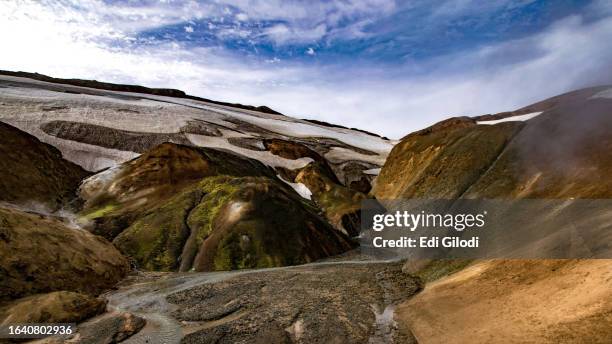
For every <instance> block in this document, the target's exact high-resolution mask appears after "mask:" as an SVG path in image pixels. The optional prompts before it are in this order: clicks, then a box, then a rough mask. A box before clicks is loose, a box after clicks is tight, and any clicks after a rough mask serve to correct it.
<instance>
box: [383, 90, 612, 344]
mask: <svg viewBox="0 0 612 344" xmlns="http://www.w3.org/2000/svg"><path fill="white" fill-rule="evenodd" d="M611 133H612V87H610V86H608V87H596V88H589V89H584V90H578V91H575V92H570V93H567V94H564V95H561V96H557V97H553V98H551V99H547V100H544V101H542V102H539V103H536V104H533V105H530V106H527V107H525V108H522V109H519V110H517V111H512V112H506V113H501V114H496V115H484V116H478V117H473V118H469V117H461V118H451V119H448V120H446V121H442V122H440V123H437V124H435V125H433V126H431V127H429V128H426V129H424V130H421V131H419V132H415V133H412V134H409V135H407V136H406V137H404V138H403V139H402V140H401V142H400V143H399V144H397V145H396V146H395V147H394V148H393V150H392V152H391V153H390V155H389V158H388V160H387V162H386V163H385V165H384V166H383V168H382V170H381V172H380V175H379V177H378V178H377V180H376V183H375V187H374V189H373V191H372V193H373V194H374V195H375V196H376V197H377V198H378V199H379V200H391V199H401V198H405V199H409V198H433V199H435V198H442V199H456V198H476V199H522V198H538V199H551V198H552V199H573V198H586V199H591V198H601V199H609V198H611V197H612V180H611V179H610V176H611V175H612V154H611V152H612V135H611ZM549 211H551V210H549ZM551 213H552V214H554V212H552V211H551ZM574 220H576V222H577V223H578V222H579V221H580V220H584V219H580V218H576V219H574ZM534 221H538V219H534ZM508 230H509V231H510V230H512V228H511V227H509V228H508ZM604 241H605V240H604ZM602 245H606V244H605V242H603V243H602ZM423 263H424V265H425V268H423V269H422V270H418V264H415V262H411V264H407V265H406V267H405V268H406V269H408V270H410V271H413V272H415V273H416V274H417V275H421V276H438V277H439V276H444V275H446V274H448V273H449V272H453V271H456V270H459V271H457V272H454V273H452V274H451V275H450V276H446V277H442V278H440V279H439V280H434V281H433V282H430V283H428V284H427V285H426V286H425V288H424V290H423V291H422V292H421V293H419V294H418V295H416V296H414V297H413V298H411V299H410V300H407V301H405V302H404V303H402V304H401V305H400V306H399V307H398V310H397V314H396V317H395V319H396V321H397V322H398V325H399V327H400V329H401V330H402V331H404V332H406V333H412V334H414V336H415V338H416V339H417V340H418V342H419V343H447V342H455V341H456V342H470V343H490V342H504V343H505V342H537V343H559V342H563V343H606V342H608V341H609V338H610V329H611V328H612V317H611V314H612V303H610V302H609V300H612V279H611V278H610V271H612V270H611V267H612V261H611V260H609V259H598V260H589V259H584V260H544V259H543V260H502V259H499V260H486V261H475V262H473V263H472V264H469V265H468V263H469V262H461V261H452V260H442V261H433V262H423ZM466 265H467V267H465V266H466ZM464 267H465V268H464Z"/></svg>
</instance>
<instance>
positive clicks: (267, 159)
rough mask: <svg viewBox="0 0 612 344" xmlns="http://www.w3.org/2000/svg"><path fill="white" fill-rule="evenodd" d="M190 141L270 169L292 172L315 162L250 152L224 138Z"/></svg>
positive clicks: (195, 137) (196, 137)
mask: <svg viewBox="0 0 612 344" xmlns="http://www.w3.org/2000/svg"><path fill="white" fill-rule="evenodd" d="M186 136H187V138H188V139H189V141H191V143H193V144H194V145H196V146H200V147H210V148H219V149H225V150H229V151H232V152H234V153H237V154H240V155H242V156H246V157H248V158H251V159H256V160H259V161H260V162H261V163H263V164H266V165H268V166H270V167H284V168H288V169H290V170H295V169H298V168H302V167H304V166H306V165H308V164H309V163H311V162H313V161H314V160H312V158H300V159H295V160H291V159H285V158H281V157H280V156H278V155H274V154H272V153H270V151H256V150H250V149H246V148H242V147H238V146H234V145H233V144H231V143H229V142H228V141H227V139H226V138H224V137H213V136H204V135H195V134H187V135H186Z"/></svg>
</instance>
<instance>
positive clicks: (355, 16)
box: [0, 0, 612, 138]
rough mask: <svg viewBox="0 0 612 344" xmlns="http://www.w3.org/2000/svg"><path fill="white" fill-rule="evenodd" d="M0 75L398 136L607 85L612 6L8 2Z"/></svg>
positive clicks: (599, 2)
mask: <svg viewBox="0 0 612 344" xmlns="http://www.w3.org/2000/svg"><path fill="white" fill-rule="evenodd" d="M0 47H2V48H1V51H0V69H6V70H14V71H17V70H21V71H27V72H38V73H42V74H47V75H50V76H54V77H64V78H82V79H96V80H100V81H107V82H117V83H130V84H139V85H144V86H149V87H164V88H177V89H181V90H184V91H186V92H187V93H189V94H193V95H197V96H201V97H206V98H210V99H215V100H221V101H229V102H239V103H243V104H250V105H267V106H270V107H271V108H273V109H275V110H277V111H280V112H282V113H284V114H286V115H289V116H293V117H298V118H310V119H318V120H324V121H327V122H331V123H337V124H341V125H345V126H349V127H357V128H361V129H365V130H369V131H373V132H376V133H379V134H382V135H386V136H388V137H391V138H400V137H402V136H404V135H406V134H408V133H410V132H412V131H414V130H418V129H421V128H424V127H426V126H429V125H431V124H433V123H435V122H437V121H440V120H443V119H445V118H448V117H451V116H459V115H471V116H475V115H480V114H486V113H495V112H501V111H507V110H513V109H516V108H519V107H522V106H525V105H528V104H530V103H533V102H535V101H538V100H542V99H545V98H547V97H550V96H554V95H557V94H560V93H563V92H567V91H570V90H573V89H577V88H581V87H586V86H594V85H601V84H612V1H608V0H593V1H575V0H551V1H534V0H487V1H476V0H412V1H391V0H328V1H308V0H300V1H297V0H286V1H280V0H267V1H263V0H211V1H172V0H165V1H145V0H133V1H110V0H106V1H102V0H79V1H69V0H63V1H45V0H40V1H20V0H15V1H5V2H2V4H1V5H0Z"/></svg>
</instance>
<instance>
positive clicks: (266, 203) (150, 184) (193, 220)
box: [81, 143, 353, 271]
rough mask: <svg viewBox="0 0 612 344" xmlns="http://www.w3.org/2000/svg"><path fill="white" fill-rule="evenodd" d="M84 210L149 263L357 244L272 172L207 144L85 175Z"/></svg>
mask: <svg viewBox="0 0 612 344" xmlns="http://www.w3.org/2000/svg"><path fill="white" fill-rule="evenodd" d="M81 196H82V197H83V199H84V200H85V207H84V210H83V211H82V213H81V214H82V218H83V219H86V220H90V221H91V224H90V225H89V226H90V229H91V230H92V231H93V232H94V233H97V234H100V235H102V236H104V237H106V238H107V239H109V240H112V241H113V243H115V244H116V245H117V247H119V249H120V250H121V251H122V252H123V253H125V254H126V255H128V256H130V257H132V258H133V259H134V260H135V261H136V262H137V263H138V265H139V267H141V268H144V269H147V270H164V271H171V270H179V271H189V270H196V271H210V270H233V269H242V268H257V267H272V266H284V265H295V264H299V263H306V262H311V261H314V260H317V259H320V258H324V257H328V256H331V255H336V254H340V253H342V252H345V251H347V250H349V249H351V248H352V247H353V243H352V242H351V240H349V238H348V237H347V236H345V235H344V234H342V233H341V232H340V231H338V230H336V229H334V228H333V227H331V226H330V225H329V224H328V223H327V222H326V221H325V219H324V218H323V217H322V216H320V215H319V213H318V209H317V208H316V206H315V204H314V203H312V202H311V201H309V200H306V199H304V198H302V197H301V196H300V195H298V194H297V193H296V192H295V190H294V189H292V188H291V187H290V186H289V185H287V183H285V182H283V181H281V180H280V179H279V178H277V176H276V174H275V171H274V170H273V169H272V168H271V167H268V166H265V165H264V164H262V163H260V162H259V161H257V160H254V159H249V158H244V157H241V156H238V155H235V154H233V153H230V152H225V151H220V150H216V149H210V148H202V147H191V146H183V145H177V144H172V143H164V144H161V145H159V146H157V147H154V148H153V149H151V150H149V151H147V152H145V153H144V154H142V155H141V156H140V157H138V158H136V159H134V160H132V161H129V162H126V163H124V164H121V165H119V166H117V167H115V168H113V169H111V170H107V171H104V172H102V173H99V174H96V175H94V176H92V177H90V178H88V179H86V180H85V181H84V182H83V184H82V186H81Z"/></svg>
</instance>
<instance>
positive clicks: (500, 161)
mask: <svg viewBox="0 0 612 344" xmlns="http://www.w3.org/2000/svg"><path fill="white" fill-rule="evenodd" d="M609 93H610V91H609V88H605V87H604V88H601V87H599V88H591V89H585V90H580V91H576V92H571V93H568V94H566V95H563V96H559V97H554V98H551V99H549V100H546V101H543V102H540V103H536V104H534V105H532V106H528V107H526V108H524V109H522V110H518V111H517V112H508V113H503V114H498V115H495V116H491V115H487V116H479V117H474V118H467V117H463V118H453V119H449V120H446V121H443V122H440V123H438V124H436V125H434V126H432V127H430V128H427V129H424V130H422V131H420V132H416V133H413V134H410V135H408V136H406V137H405V138H404V139H402V141H401V142H400V143H399V144H397V145H396V146H395V147H394V148H393V150H392V152H391V153H390V155H389V158H388V159H387V161H386V163H385V166H384V167H383V169H382V170H381V173H380V175H379V177H378V178H377V180H376V187H375V189H374V191H373V194H374V195H375V196H376V198H378V199H393V198H402V197H403V198H410V197H424V196H426V197H428V198H456V197H467V198H483V197H484V198H567V197H577V198H609V197H611V195H612V181H611V180H610V178H609V176H610V175H612V159H611V158H610V154H609V152H610V151H612V137H611V136H610V129H611V128H612V116H611V115H610V109H612V97H611V96H610V95H609ZM534 110H536V112H528V111H534ZM537 110H540V111H537ZM526 114H531V116H527V117H525V115H526ZM528 117H531V118H529V119H526V118H528ZM500 119H501V121H500Z"/></svg>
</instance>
